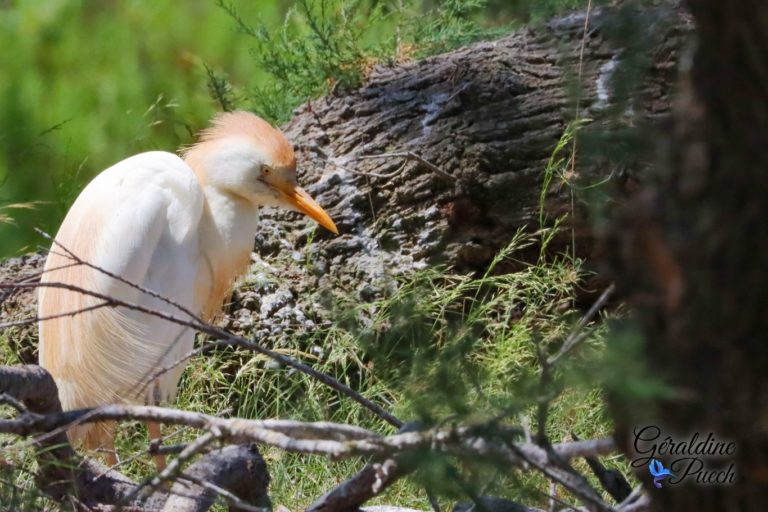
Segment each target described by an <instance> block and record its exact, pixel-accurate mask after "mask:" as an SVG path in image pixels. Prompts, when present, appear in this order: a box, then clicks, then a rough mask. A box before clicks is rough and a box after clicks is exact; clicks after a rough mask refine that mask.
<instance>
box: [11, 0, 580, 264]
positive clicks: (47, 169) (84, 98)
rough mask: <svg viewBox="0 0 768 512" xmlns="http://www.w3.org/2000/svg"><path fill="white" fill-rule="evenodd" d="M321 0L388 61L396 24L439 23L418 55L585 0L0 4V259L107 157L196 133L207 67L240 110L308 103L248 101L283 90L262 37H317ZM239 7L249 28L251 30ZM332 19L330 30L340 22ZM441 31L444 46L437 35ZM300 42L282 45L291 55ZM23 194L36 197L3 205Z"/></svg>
mask: <svg viewBox="0 0 768 512" xmlns="http://www.w3.org/2000/svg"><path fill="white" fill-rule="evenodd" d="M323 3H324V4H327V6H330V7H331V9H329V10H331V11H333V9H337V10H338V12H337V13H336V15H342V14H343V12H342V11H343V9H344V8H347V9H348V10H350V12H353V14H355V16H356V19H355V20H353V21H354V22H355V23H357V24H358V26H357V28H355V27H353V28H352V29H350V30H351V32H350V31H345V30H343V29H340V30H339V34H341V35H342V36H344V37H347V38H348V37H350V34H352V35H353V37H357V38H358V40H357V41H354V43H355V44H358V45H360V46H361V47H364V48H365V49H366V50H365V51H363V52H362V53H361V55H373V56H375V57H376V58H377V59H382V58H384V57H385V56H386V55H394V53H395V52H396V49H395V47H396V46H397V44H398V42H397V41H396V33H397V34H399V33H400V32H399V28H400V27H401V25H402V24H404V23H405V24H407V23H409V22H410V23H413V20H419V22H420V23H422V22H424V20H425V19H430V20H433V21H434V24H432V25H428V24H427V25H422V29H418V30H422V32H423V27H424V26H428V27H429V30H431V31H432V32H433V33H431V34H426V35H425V34H424V33H421V35H419V34H417V32H418V30H416V31H413V39H414V40H416V41H427V40H429V41H430V43H429V45H428V44H427V43H426V42H425V43H423V44H422V48H425V51H424V52H422V53H421V54H423V53H428V52H430V51H432V52H435V51H442V50H444V49H448V48H450V47H451V46H456V45H458V44H461V43H465V42H467V41H469V40H473V39H477V38H482V37H493V36H496V35H498V34H499V33H503V32H504V31H511V30H512V28H513V27H514V26H515V25H518V24H520V23H524V22H527V21H530V20H531V19H536V18H539V19H541V18H544V17H546V16H549V15H550V14H553V13H554V12H555V11H558V10H564V9H569V8H575V7H579V6H580V5H581V6H582V7H583V4H584V3H585V2H583V1H579V0H490V1H487V2H486V1H483V0H446V1H435V0H412V1H409V0H389V1H386V0H381V1H376V0H369V1H360V0H357V1H355V0H315V1H312V0H296V1H293V0H263V1H258V2H255V1H244V0H241V1H233V2H226V3H225V4H224V5H221V3H220V2H218V3H217V2H216V1H214V0H186V1H184V2H178V1H177V2H168V1H153V0H130V1H106V0H102V1H94V0H92V1H86V0H37V1H34V0H26V1H22V0H20V1H15V2H14V1H11V2H7V1H6V2H3V1H2V0H0V45H1V46H2V48H3V51H2V52H0V213H3V214H5V215H10V216H11V217H12V219H13V221H14V222H13V223H7V222H0V257H2V256H8V255H13V254H18V253H21V252H26V251H29V250H34V249H36V248H37V247H38V245H39V244H42V245H47V244H46V243H44V242H43V240H42V239H41V238H40V237H39V236H38V235H37V234H35V233H34V231H33V227H39V228H41V229H43V230H45V231H47V232H49V233H51V234H53V233H55V231H56V229H57V227H58V224H59V223H60V221H61V219H62V218H63V216H64V214H65V213H66V210H67V208H68V207H69V205H70V204H71V202H72V201H73V200H74V198H75V197H76V196H77V193H78V192H79V190H81V189H82V187H83V186H84V184H85V183H87V181H88V180H90V179H91V178H92V177H93V176H94V175H95V174H96V173H98V172H99V171H101V170H103V169H105V168H106V167H108V166H109V165H111V164H113V163H115V162H117V161H119V160H121V159H123V158H125V157H127V156H129V155H132V154H135V153H139V152H142V151H148V150H155V149H161V150H166V151H174V150H176V149H177V148H178V147H179V146H180V145H183V144H187V143H190V142H191V141H192V140H193V134H194V133H195V132H196V131H197V130H198V129H200V128H201V127H203V126H204V125H205V123H206V122H207V120H208V119H209V118H210V117H211V115H212V114H213V113H214V112H216V111H217V110H220V109H221V102H220V101H216V100H215V99H213V98H212V95H211V92H210V87H209V85H210V84H209V82H210V75H209V71H208V69H210V70H211V71H210V73H211V74H212V75H213V76H214V77H216V78H217V79H220V80H221V83H223V84H225V86H226V88H228V90H229V93H230V94H231V95H232V98H234V100H233V103H234V106H238V107H241V108H252V109H253V110H256V111H259V110H264V112H261V113H262V114H265V115H266V116H267V117H271V118H272V120H274V121H282V120H284V118H286V117H287V116H286V115H280V114H279V113H280V112H282V113H283V114H284V113H285V112H289V110H287V109H288V108H289V107H291V106H292V105H294V104H295V103H296V102H297V101H299V100H301V99H306V98H301V96H302V95H313V94H318V93H322V91H319V90H318V89H317V88H312V87H310V86H309V85H307V87H300V86H299V87H296V86H295V85H296V84H294V87H293V88H288V89H290V90H291V91H293V96H291V97H290V98H287V99H286V98H272V100H271V101H272V102H273V103H274V102H277V103H279V108H278V109H277V110H270V109H266V108H261V109H260V108H259V105H263V102H262V103H259V101H248V99H249V98H251V99H253V100H263V99H264V98H261V97H260V95H265V96H267V95H269V94H272V95H276V94H280V91H284V90H287V89H286V88H284V87H283V85H282V84H281V83H279V82H280V77H279V76H275V74H274V69H270V67H269V64H268V62H267V64H265V59H266V61H268V60H269V57H272V58H273V59H277V61H278V62H280V61H281V58H282V55H281V53H280V52H279V51H276V52H275V53H274V54H273V55H266V56H265V55H264V53H265V52H266V53H269V52H270V50H269V46H268V44H269V43H267V45H266V46H265V43H264V41H265V40H261V41H259V40H258V37H260V36H259V35H258V34H261V35H264V34H267V35H269V34H280V33H282V34H285V33H286V32H285V31H286V30H289V31H290V32H289V33H290V34H291V35H292V37H298V38H301V37H302V35H303V34H304V35H305V36H306V37H307V38H309V37H311V35H312V34H311V31H310V30H308V28H307V24H306V23H302V14H303V13H304V11H302V8H307V9H310V11H311V9H312V8H313V7H317V5H318V4H323ZM233 13H234V14H235V16H233ZM289 13H293V14H292V16H289V19H290V21H289V22H285V20H286V16H287V15H289ZM446 13H448V14H446ZM237 17H240V20H241V21H242V22H243V23H244V24H245V26H251V27H254V29H253V31H252V33H251V34H249V33H248V30H243V24H240V26H238V22H237V20H236V18H237ZM464 18H466V19H464ZM409 20H410V21H409ZM329 21H330V25H329V26H330V27H332V28H333V27H334V25H333V23H335V21H334V19H332V18H331V19H330V20H329ZM281 30H282V31H283V32H280V31H281ZM355 30H357V31H356V32H355ZM457 34H458V36H459V37H456V35H457ZM433 36H434V38H435V40H436V41H438V42H445V44H442V45H441V44H432V42H433V41H432V39H429V38H431V37H433ZM441 38H442V39H441ZM300 40H301V39H294V40H291V41H289V43H290V44H288V45H287V46H286V48H283V49H281V50H280V51H284V52H290V51H292V50H291V48H292V47H295V46H296V44H295V43H296V41H300ZM401 43H402V42H401ZM430 45H431V46H430ZM352 53H353V55H352V58H354V57H355V56H356V55H358V54H357V53H355V52H354V51H353V52H352ZM290 58H301V56H300V55H299V56H298V57H297V56H296V55H292V56H286V61H288V60H289V59H290ZM347 58H349V56H347ZM272 67H274V65H273V66H272ZM337 69H338V68H337ZM270 70H271V71H273V72H272V73H270ZM332 71H333V70H331V71H327V70H326V73H332ZM278 75H279V70H278ZM321 78H322V77H321ZM331 78H333V77H331ZM286 94H287V93H286ZM281 101H282V103H280V102H281ZM270 114H272V115H270ZM19 202H36V205H35V208H34V209H32V210H27V209H8V205H10V204H14V203H19Z"/></svg>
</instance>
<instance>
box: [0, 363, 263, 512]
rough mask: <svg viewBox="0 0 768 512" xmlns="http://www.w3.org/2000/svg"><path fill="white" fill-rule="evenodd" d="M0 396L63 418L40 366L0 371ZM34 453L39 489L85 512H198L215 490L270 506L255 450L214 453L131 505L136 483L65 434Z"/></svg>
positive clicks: (45, 439)
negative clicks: (117, 511)
mask: <svg viewBox="0 0 768 512" xmlns="http://www.w3.org/2000/svg"><path fill="white" fill-rule="evenodd" d="M0 392H1V393H3V394H5V395H6V396H9V397H11V398H12V399H15V400H16V401H18V402H20V403H21V404H23V406H24V407H26V408H27V409H28V411H29V413H33V414H52V413H58V412H61V404H60V403H59V398H58V389H57V388H56V384H55V383H54V381H53V379H52V378H51V376H50V374H49V373H48V372H47V371H45V370H44V369H43V368H41V367H39V366H35V365H29V366H17V367H9V366H2V367H0ZM54 432H55V431H54ZM36 447H37V448H38V450H37V452H36V455H37V461H38V464H39V466H40V471H39V473H38V475H37V483H38V487H39V488H40V489H41V490H42V491H43V492H45V493H46V494H48V495H49V496H50V497H51V498H53V499H54V500H56V501H59V502H64V501H67V502H69V501H70V500H71V499H72V498H74V499H75V500H76V503H77V505H78V506H80V507H81V508H82V509H84V510H111V509H112V506H114V505H118V504H120V505H122V507H123V508H122V510H124V511H131V510H142V511H147V510H149V511H151V510H158V511H164V512H165V511H168V512H170V511H174V512H188V511H189V512H202V511H204V510H208V509H209V508H210V507H211V505H213V503H214V501H215V499H216V497H217V496H216V493H215V491H214V490H213V489H214V486H215V488H220V489H223V490H225V491H227V492H229V493H231V494H232V495H234V496H236V497H237V498H238V499H239V500H242V501H244V502H246V503H248V504H252V505H254V506H258V507H268V506H269V498H268V496H267V485H268V483H269V475H268V473H267V467H266V464H265V463H264V460H263V459H262V458H261V455H260V454H259V452H258V450H256V448H255V446H253V445H233V446H227V447H225V448H221V449H217V450H213V451H211V452H210V453H208V454H206V455H204V456H203V457H201V458H200V459H199V460H198V461H196V462H195V463H194V464H192V465H190V466H189V467H187V468H186V469H185V470H184V472H183V473H182V475H183V477H184V478H182V479H179V480H177V481H176V482H175V483H174V484H173V487H172V488H171V490H170V492H168V491H165V490H158V491H155V492H153V493H152V494H151V495H150V496H148V497H146V498H143V499H138V498H137V499H136V500H134V501H127V500H129V499H130V496H131V495H133V494H134V493H135V491H136V489H137V486H138V484H137V483H135V482H133V481H132V480H130V479H129V478H127V477H126V476H125V475H123V474H122V473H120V472H118V471H115V470H111V469H109V468H107V467H106V466H104V465H102V464H100V463H99V462H97V461H95V460H93V459H89V458H82V457H80V456H79V455H77V454H76V453H75V451H74V450H73V449H72V447H71V446H70V444H69V441H68V439H67V436H66V434H65V433H64V432H63V431H62V432H57V433H54V435H45V436H41V439H40V440H38V441H37V442H36ZM187 482H189V483H187ZM200 482H206V483H207V485H200Z"/></svg>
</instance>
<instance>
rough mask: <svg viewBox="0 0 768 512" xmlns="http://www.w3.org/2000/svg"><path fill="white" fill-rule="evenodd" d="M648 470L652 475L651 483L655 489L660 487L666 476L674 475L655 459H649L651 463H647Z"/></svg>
mask: <svg viewBox="0 0 768 512" xmlns="http://www.w3.org/2000/svg"><path fill="white" fill-rule="evenodd" d="M648 470H649V471H650V472H651V475H652V476H653V485H654V486H655V487H656V488H657V489H661V481H662V480H664V479H665V478H666V477H668V476H675V475H674V474H673V473H672V472H671V471H670V470H668V469H667V468H665V467H664V465H662V463H661V462H660V461H658V460H656V459H651V463H650V464H648Z"/></svg>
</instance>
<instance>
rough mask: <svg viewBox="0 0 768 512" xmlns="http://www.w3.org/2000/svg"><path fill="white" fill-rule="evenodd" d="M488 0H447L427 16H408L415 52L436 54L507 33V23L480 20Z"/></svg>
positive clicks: (421, 54)
mask: <svg viewBox="0 0 768 512" xmlns="http://www.w3.org/2000/svg"><path fill="white" fill-rule="evenodd" d="M487 3H488V2H487V0H445V1H444V2H441V3H440V4H439V6H438V7H436V8H434V9H433V10H431V11H430V12H429V15H427V16H426V17H425V18H424V19H421V18H418V17H417V18H409V19H410V20H411V22H410V23H408V24H407V25H406V27H407V29H408V30H407V32H408V33H409V37H410V38H411V39H412V44H413V45H414V47H415V48H416V55H417V56H419V57H423V56H426V55H433V54H436V53H441V52H445V51H448V50H452V49H454V48H458V47H460V46H464V45H467V44H469V43H474V42H475V41H479V40H482V39H491V38H494V37H499V36H501V35H503V34H505V33H508V32H509V31H510V28H509V27H507V26H500V27H496V28H487V27H483V26H482V25H481V24H480V23H478V22H477V20H476V18H475V16H476V15H477V14H478V13H479V12H481V10H482V9H483V8H485V7H487V5H486V4H487Z"/></svg>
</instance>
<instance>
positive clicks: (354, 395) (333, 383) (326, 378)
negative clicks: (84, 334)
mask: <svg viewBox="0 0 768 512" xmlns="http://www.w3.org/2000/svg"><path fill="white" fill-rule="evenodd" d="M11 286H17V287H21V288H36V287H40V286H42V287H48V288H61V289H65V290H70V291H74V292H79V293H83V294H85V295H89V296H91V297H95V298H97V299H102V300H105V301H107V300H109V301H112V302H113V303H114V305H115V306H120V307H124V308H126V309H130V310H133V311H139V312H141V313H146V314H148V315H153V316H155V317H157V318H161V319H163V320H167V321H169V322H172V323H175V324H178V325H183V326H187V327H191V328H193V329H196V330H198V331H200V332H202V333H205V334H208V335H209V336H212V337H213V338H216V339H221V340H226V341H227V342H228V343H229V344H230V345H233V346H238V347H243V348H248V349H250V350H253V351H254V352H258V353H260V354H263V355H265V356H267V357H269V358H271V359H274V360H275V361H277V362H279V363H280V364H283V365H285V366H290V367H291V368H295V369H296V370H298V371H300V372H302V373H305V374H307V375H309V376H310V377H312V378H314V379H316V380H318V381H320V382H322V383H323V384H325V385H326V386H328V387H330V388H332V389H335V390H336V391H338V392H339V393H341V394H343V395H344V396H346V397H348V398H351V399H352V400H354V401H356V402H357V403H359V404H360V405H362V406H363V407H365V408H366V409H368V410H370V411H371V412H373V413H374V414H375V415H376V416H378V417H379V418H381V419H382V420H384V421H386V422H387V423H389V424H390V425H392V426H394V427H397V428H400V427H401V426H402V425H403V422H402V421H400V420H399V419H398V418H397V417H395V416H394V415H392V414H390V413H389V412H387V410H386V409H384V408H383V407H381V406H380V405H378V404H376V403H374V402H373V401H371V400H369V399H368V398H365V397H364V396H363V395H361V394H360V393H358V392H357V391H355V390H354V389H352V388H350V387H349V386H347V385H345V384H343V383H342V382H340V381H339V380H337V379H335V378H333V377H331V376H330V375H326V374H324V373H322V372H320V371H318V370H315V369H314V368H312V367H311V366H308V365H306V364H304V363H301V362H299V361H297V360H295V359H293V358H291V357H288V356H284V355H282V354H280V353H277V352H275V351H273V350H270V349H268V348H265V347H262V346H261V345H259V344H257V343H253V342H251V341H248V340H246V339H245V338H242V337H240V336H234V335H232V334H230V333H228V332H227V331H225V330H223V329H220V328H218V327H215V326H213V325H211V324H208V323H205V322H202V321H201V320H185V319H183V318H179V317H177V316H174V315H171V314H169V313H165V312H163V311H158V310H156V309H152V308H147V307H145V306H140V305H138V304H133V303H130V302H125V301H122V300H119V299H114V298H112V297H108V296H106V295H104V294H102V293H98V292H94V291H91V290H86V289H85V288H82V287H79V286H75V285H70V284H66V283H35V284H26V283H25V284H13V285H11V284H7V283H0V289H3V288H9V287H11Z"/></svg>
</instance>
